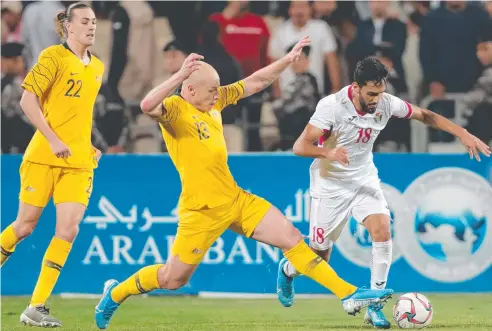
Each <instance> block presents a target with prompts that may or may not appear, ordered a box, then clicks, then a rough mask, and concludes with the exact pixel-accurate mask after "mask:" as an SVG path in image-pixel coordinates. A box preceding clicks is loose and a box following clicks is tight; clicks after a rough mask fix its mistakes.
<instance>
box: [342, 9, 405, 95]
mask: <svg viewBox="0 0 492 331" xmlns="http://www.w3.org/2000/svg"><path fill="white" fill-rule="evenodd" d="M369 9H370V11H371V18H369V19H367V20H364V21H361V22H360V23H359V24H358V26H357V33H356V36H355V38H354V40H353V41H352V42H351V43H350V44H349V45H348V47H347V52H346V56H347V60H348V63H349V68H350V69H349V70H350V72H353V71H354V69H355V65H356V64H357V62H359V61H360V60H362V59H364V58H366V57H367V56H377V57H379V58H384V59H382V60H383V62H384V63H385V64H386V66H387V67H389V68H390V69H394V71H395V73H396V76H397V77H399V80H398V82H397V84H394V87H395V90H396V93H397V94H401V93H405V92H407V85H406V82H405V72H404V70H403V62H402V56H403V52H404V51H405V45H406V41H407V28H406V25H405V24H404V23H403V22H401V21H400V20H399V19H396V18H391V17H389V13H390V9H391V3H390V2H387V1H375V0H371V1H369Z"/></svg>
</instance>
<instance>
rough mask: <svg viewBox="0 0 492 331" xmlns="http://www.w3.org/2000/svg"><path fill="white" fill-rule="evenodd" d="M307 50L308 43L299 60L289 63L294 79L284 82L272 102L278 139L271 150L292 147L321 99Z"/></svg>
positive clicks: (290, 48)
mask: <svg viewBox="0 0 492 331" xmlns="http://www.w3.org/2000/svg"><path fill="white" fill-rule="evenodd" d="M294 46H295V44H294V45H292V46H291V47H289V48H288V49H287V50H286V52H287V53H288V52H290V51H291V50H292V48H293V47H294ZM310 51H311V47H309V46H308V47H304V48H303V50H302V53H301V56H300V57H299V60H298V61H296V62H294V63H293V64H292V70H293V71H294V73H295V75H296V76H295V79H293V80H291V81H290V83H289V84H288V85H287V87H286V89H285V91H284V93H283V94H282V97H281V98H280V99H277V100H275V101H274V103H273V112H274V114H275V117H276V118H277V122H278V128H279V132H280V141H279V143H278V145H277V146H275V147H274V148H273V149H274V150H275V149H280V150H283V151H286V150H290V149H292V146H293V145H294V142H295V141H296V139H297V138H298V137H299V136H300V134H301V133H302V131H303V130H304V127H305V126H306V125H307V123H308V122H309V118H311V116H312V115H313V114H314V110H315V109H316V104H317V103H318V101H319V100H320V99H321V96H320V93H319V90H318V84H317V82H316V77H314V75H313V74H312V73H310V72H309V54H310Z"/></svg>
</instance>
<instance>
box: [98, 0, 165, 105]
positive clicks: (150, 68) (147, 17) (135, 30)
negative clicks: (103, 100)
mask: <svg viewBox="0 0 492 331" xmlns="http://www.w3.org/2000/svg"><path fill="white" fill-rule="evenodd" d="M110 18H111V22H112V42H111V43H110V45H111V60H110V62H111V63H110V65H109V73H108V80H107V81H108V85H109V87H110V88H111V91H112V93H113V95H114V96H115V97H117V98H120V99H121V98H122V99H123V100H125V101H135V100H138V101H139V100H141V99H142V98H143V97H144V96H145V94H146V93H147V92H149V91H150V90H151V89H152V83H153V80H154V74H155V67H156V56H157V53H158V51H157V48H156V43H155V34H154V14H153V12H152V8H151V7H150V6H149V4H148V3H147V2H146V1H121V2H120V4H119V5H118V6H116V7H115V9H114V10H113V11H112V12H111V14H110Z"/></svg>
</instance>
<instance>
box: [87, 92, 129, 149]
mask: <svg viewBox="0 0 492 331" xmlns="http://www.w3.org/2000/svg"><path fill="white" fill-rule="evenodd" d="M130 117H131V115H130V111H129V110H127V109H126V107H125V104H124V103H123V102H121V100H119V99H118V98H116V97H115V96H114V95H113V93H112V91H111V89H110V88H109V85H108V84H107V83H103V84H102V85H101V88H100V89H99V94H98V95H97V99H96V103H95V104H94V124H93V126H92V145H94V147H96V148H97V149H99V150H101V151H102V152H104V153H107V154H111V153H122V152H124V151H125V147H126V144H127V142H128V137H129V135H130V132H129V122H130Z"/></svg>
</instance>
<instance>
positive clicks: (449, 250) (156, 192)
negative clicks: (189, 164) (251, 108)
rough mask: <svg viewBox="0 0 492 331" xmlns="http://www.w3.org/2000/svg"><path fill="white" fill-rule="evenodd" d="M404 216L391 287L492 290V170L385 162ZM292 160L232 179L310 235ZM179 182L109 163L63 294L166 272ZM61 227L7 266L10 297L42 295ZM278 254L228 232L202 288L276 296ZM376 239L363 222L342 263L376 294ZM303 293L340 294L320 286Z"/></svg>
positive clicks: (384, 172)
mask: <svg viewBox="0 0 492 331" xmlns="http://www.w3.org/2000/svg"><path fill="white" fill-rule="evenodd" d="M374 159H375V163H376V166H377V167H378V169H379V175H380V178H381V181H382V188H383V191H384V194H385V196H386V198H387V200H388V204H389V206H390V209H391V212H392V215H393V219H394V223H393V225H394V229H393V230H394V234H395V239H394V263H393V266H392V269H391V271H390V278H389V281H388V287H390V288H393V289H395V290H396V291H401V292H406V291H433V292H448V291H449V292H477V291H481V292H491V291H492V282H490V279H492V267H491V262H492V254H491V252H492V188H491V184H490V182H489V181H488V179H489V176H490V171H491V169H492V167H491V163H490V162H488V161H489V160H486V161H485V162H484V161H483V162H481V163H479V162H476V161H472V160H470V159H469V158H468V157H467V156H464V155H427V154H426V155H415V154H401V155H400V154H399V155H393V154H377V155H375V156H374ZM20 163H21V157H20V156H6V155H2V169H1V172H2V177H1V178H2V197H1V202H2V214H1V215H2V224H1V226H2V229H4V228H5V227H6V226H8V224H10V222H11V221H13V220H14V219H15V217H16V214H17V207H18V193H19V176H18V169H19V165H20ZM310 163H311V160H309V159H305V158H300V157H296V156H293V155H290V154H252V155H232V156H230V158H229V164H230V167H231V171H232V173H233V175H234V176H235V178H236V180H237V182H238V183H239V185H240V186H242V187H243V188H244V189H246V190H249V191H251V192H253V193H255V194H257V195H260V196H262V197H264V198H266V199H268V200H269V201H270V202H272V203H273V204H274V205H276V206H277V207H278V208H279V209H280V210H282V211H283V212H284V213H285V214H286V215H287V217H288V218H289V219H290V220H291V221H292V222H293V223H294V224H295V226H296V227H298V228H299V229H300V230H301V232H302V233H303V234H306V235H307V234H308V233H309V205H310V198H309V187H308V186H309V171H308V170H309V165H310ZM179 193H180V182H179V177H178V174H177V172H176V170H175V169H174V166H173V165H172V163H171V160H170V159H169V157H168V156H166V155H158V156H139V155H123V156H104V157H103V159H102V160H101V162H100V166H99V168H98V169H96V173H95V181H94V189H93V193H92V197H91V202H90V205H89V207H88V210H87V212H86V214H85V218H84V220H83V222H82V224H81V226H80V234H79V236H78V238H77V240H76V242H75V244H74V246H73V249H72V252H71V255H70V256H69V259H68V261H67V263H66V265H65V267H64V268H63V272H62V273H61V276H60V278H59V282H58V284H57V286H56V287H55V291H54V292H55V293H61V292H71V293H100V292H101V291H102V286H103V283H104V281H105V280H107V279H109V278H116V279H118V280H122V279H125V278H126V277H128V276H130V275H131V274H132V273H134V272H135V271H137V270H138V269H139V268H141V267H142V266H145V265H149V264H154V263H165V261H166V258H167V256H168V253H169V251H170V247H171V245H172V242H173V239H174V235H175V231H176V226H177V221H178V219H177V216H176V204H177V201H178V197H179ZM54 230H55V209H54V207H53V205H52V203H50V205H49V206H48V207H47V208H46V209H45V211H44V213H43V215H42V217H41V219H40V221H39V224H38V226H37V228H36V230H35V231H34V233H33V235H32V236H30V237H28V238H26V239H25V240H24V241H23V242H22V243H21V244H19V246H18V247H17V249H16V251H15V253H14V254H13V255H12V257H11V258H10V260H9V261H8V262H7V263H6V265H5V266H4V267H3V268H2V270H1V271H2V285H1V291H2V295H22V294H30V293H31V292H32V290H33V288H34V285H35V283H36V279H37V276H38V273H39V269H40V266H41V260H42V258H43V255H44V252H45V250H46V247H47V246H48V244H49V242H50V240H51V238H52V236H53V234H54ZM281 257H282V254H281V252H280V251H279V250H278V249H275V248H272V247H269V246H266V245H263V244H259V243H256V242H254V241H253V240H250V239H246V238H243V237H241V236H238V235H237V234H234V233H232V232H229V231H228V232H226V233H225V234H224V235H223V236H222V237H221V238H219V239H218V240H217V241H216V243H215V244H214V245H213V247H212V248H211V249H210V250H209V251H208V253H207V254H206V256H205V258H204V260H203V263H202V265H201V266H200V267H199V268H198V270H197V272H196V274H195V275H194V276H193V278H192V279H191V281H190V283H189V284H188V285H187V286H186V287H184V288H183V289H181V290H180V291H179V292H178V293H189V294H196V293H198V292H199V291H212V292H244V293H246V292H247V293H275V284H276V272H277V264H278V262H279V260H280V259H281ZM370 258H371V240H370V237H369V236H368V233H367V231H366V230H365V229H364V228H363V227H362V226H360V225H358V224H357V222H355V221H354V220H350V221H349V222H348V224H347V226H346V227H345V229H344V231H343V233H342V235H341V237H340V239H339V241H338V242H337V244H336V246H335V250H334V252H333V254H332V259H331V262H330V263H331V265H332V266H333V267H334V268H335V270H337V272H338V273H339V274H340V275H341V276H342V277H343V278H345V279H346V280H347V281H350V282H352V283H354V284H355V285H358V286H369V277H370V271H369V268H368V266H369V262H370ZM296 292H297V293H328V292H327V291H326V290H325V289H324V288H322V287H321V286H319V285H317V284H316V283H314V282H313V281H311V280H310V279H307V278H305V277H301V278H299V279H298V280H297V281H296Z"/></svg>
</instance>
